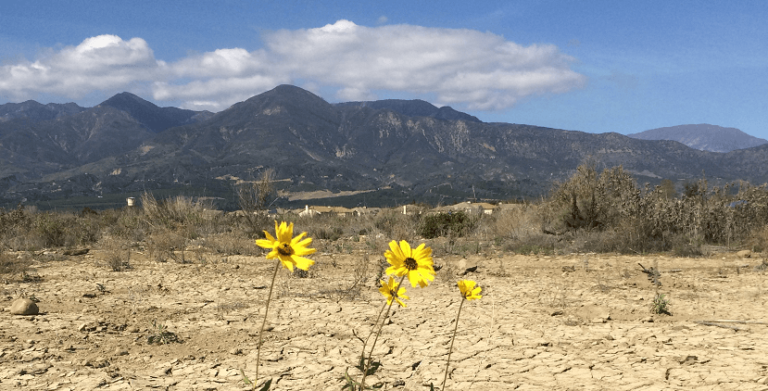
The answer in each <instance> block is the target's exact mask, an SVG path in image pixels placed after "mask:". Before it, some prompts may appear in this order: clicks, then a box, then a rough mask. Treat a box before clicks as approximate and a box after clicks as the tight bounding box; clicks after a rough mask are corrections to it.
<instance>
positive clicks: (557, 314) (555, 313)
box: [550, 310, 563, 316]
mask: <svg viewBox="0 0 768 391" xmlns="http://www.w3.org/2000/svg"><path fill="white" fill-rule="evenodd" d="M562 314H563V311H562V310H556V311H553V312H552V313H551V314H550V315H551V316H559V315H562Z"/></svg>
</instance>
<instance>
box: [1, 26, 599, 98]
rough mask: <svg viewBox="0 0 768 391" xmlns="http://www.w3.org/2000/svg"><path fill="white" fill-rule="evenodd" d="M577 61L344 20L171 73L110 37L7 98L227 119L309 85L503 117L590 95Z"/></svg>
mask: <svg viewBox="0 0 768 391" xmlns="http://www.w3.org/2000/svg"><path fill="white" fill-rule="evenodd" d="M573 61H574V59H573V58H571V57H569V56H567V55H564V54H563V53H561V52H560V51H559V49H558V48H557V47H555V46H553V45H531V46H521V45H518V44H516V43H514V42H511V41H508V40H506V39H505V38H504V37H502V36H499V35H495V34H492V33H489V32H480V31H476V30H467V29H440V28H427V27H420V26H412V25H385V26H379V27H365V26H358V25H356V24H355V23H353V22H351V21H347V20H340V21H338V22H336V23H334V24H328V25H326V26H323V27H320V28H313V29H301V30H280V31H276V32H273V33H270V34H267V35H266V36H265V37H264V48H263V49H259V50H256V51H252V52H249V51H247V50H245V49H241V48H225V49H218V50H215V51H213V52H207V53H202V54H195V55H190V56H189V57H187V58H184V59H181V60H179V61H177V62H174V63H169V64H166V63H165V62H163V61H159V60H156V59H155V58H154V54H153V53H152V50H151V49H150V48H149V46H148V45H147V43H146V42H145V41H144V40H142V39H141V38H133V39H131V40H128V41H124V40H122V39H121V38H120V37H116V36H112V35H101V36H97V37H93V38H88V39H86V40H85V41H83V42H82V43H81V44H80V45H78V46H76V47H65V48H64V49H62V50H60V51H58V52H54V53H51V54H50V55H49V56H46V57H43V58H40V59H38V60H36V61H35V62H19V63H16V64H12V65H6V66H2V67H0V96H10V97H17V96H18V97H21V96H34V95H35V94H38V93H48V94H55V95H61V96H66V97H69V98H77V97H79V96H82V95H84V94H87V93H89V92H92V91H112V90H119V89H124V88H127V87H129V86H134V85H141V86H144V88H146V89H151V90H152V93H153V98H154V99H156V100H161V101H181V102H184V103H183V105H184V106H185V107H189V108H201V107H202V108H208V109H212V110H220V109H223V108H226V107H227V106H229V105H231V104H233V103H235V102H237V101H239V100H243V99H245V98H248V97H250V96H253V95H255V94H258V93H261V92H264V91H266V90H269V89H271V88H273V87H274V86H276V85H277V84H282V83H294V82H299V81H300V82H301V83H304V84H305V85H307V86H312V87H313V88H315V89H320V88H323V89H324V90H328V89H331V90H334V89H335V90H336V97H337V98H338V99H341V100H369V99H375V97H376V96H375V91H389V92H402V93H405V94H413V95H419V96H434V98H435V101H439V102H442V103H446V104H452V105H455V106H457V107H466V108H469V109H477V110H495V109H504V108H508V107H511V106H513V105H514V104H515V103H516V102H517V101H519V100H520V99H522V98H525V97H528V96H532V95H538V94H546V93H562V92H566V91H569V90H571V89H574V88H578V87H580V86H582V85H583V84H584V83H585V81H586V78H585V77H584V76H583V75H581V74H579V73H577V72H575V71H573V70H572V69H571V68H570V65H571V63H573ZM401 95H403V94H401Z"/></svg>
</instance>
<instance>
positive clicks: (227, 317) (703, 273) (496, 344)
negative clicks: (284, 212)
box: [0, 252, 768, 390]
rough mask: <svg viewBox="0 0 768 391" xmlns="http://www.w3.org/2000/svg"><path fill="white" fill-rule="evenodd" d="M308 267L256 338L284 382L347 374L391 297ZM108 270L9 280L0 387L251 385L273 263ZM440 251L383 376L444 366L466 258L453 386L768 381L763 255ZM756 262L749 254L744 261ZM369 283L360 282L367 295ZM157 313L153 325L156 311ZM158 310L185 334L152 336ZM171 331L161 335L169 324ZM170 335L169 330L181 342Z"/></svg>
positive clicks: (397, 327)
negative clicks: (657, 277) (29, 313)
mask: <svg viewBox="0 0 768 391" xmlns="http://www.w3.org/2000/svg"><path fill="white" fill-rule="evenodd" d="M314 258H315V260H316V261H317V264H316V267H315V268H314V269H313V270H312V273H311V274H310V276H309V278H296V277H289V276H288V274H287V272H286V271H284V270H283V271H281V272H280V274H279V277H278V278H279V281H278V283H277V286H276V290H275V296H276V300H275V301H274V302H273V303H272V308H273V310H270V315H269V321H268V325H269V326H270V328H269V331H268V332H266V341H265V343H264V347H263V349H264V351H263V353H262V361H263V366H262V368H261V373H262V374H263V375H264V376H267V377H271V378H274V379H275V382H274V383H273V384H274V388H273V389H275V390H340V389H341V386H342V383H341V382H340V381H339V380H338V378H339V377H341V376H342V374H343V373H344V370H345V369H346V368H349V367H352V366H353V365H354V363H355V358H356V357H357V356H358V355H359V354H360V348H361V344H360V342H359V341H358V340H357V339H356V338H355V336H354V335H353V330H354V331H355V332H356V333H357V334H358V335H363V336H365V335H367V334H368V332H369V331H370V327H371V324H372V323H373V320H374V319H375V316H376V314H377V311H378V309H379V306H380V305H381V303H382V300H383V299H382V297H381V296H380V295H379V294H378V292H377V291H376V286H375V285H374V279H373V276H374V275H375V274H376V268H377V266H376V265H375V264H376V263H377V262H378V259H375V258H376V257H372V259H371V264H370V271H369V272H368V273H369V276H370V278H368V281H367V283H366V285H365V286H364V287H363V288H362V289H360V290H353V291H351V293H350V291H347V288H349V287H350V286H352V284H353V279H354V277H353V275H354V272H353V269H354V265H355V262H356V261H355V260H356V259H358V258H359V255H356V254H344V255H330V254H325V255H318V256H316V257H314ZM207 259H208V261H207V262H206V263H205V264H184V265H180V264H175V263H160V264H158V263H149V262H146V261H143V260H142V259H141V256H140V255H137V256H135V257H133V258H132V261H131V263H132V265H133V268H132V269H130V270H128V271H125V272H112V271H110V270H109V269H108V268H106V267H105V266H103V265H102V264H103V262H101V261H100V255H99V253H98V252H97V253H95V254H92V255H87V256H85V257H71V258H70V259H68V260H65V261H59V262H47V263H43V264H40V265H35V266H33V267H34V268H36V269H37V273H38V274H39V275H40V277H41V280H40V281H39V282H28V283H20V282H14V283H10V284H6V285H3V286H0V293H2V294H1V295H0V300H2V303H0V304H2V307H10V304H11V301H12V299H14V298H16V297H18V296H19V295H21V294H26V295H27V296H31V295H34V296H35V297H36V298H37V299H39V300H40V302H39V306H40V309H41V311H42V312H43V314H41V315H38V316H34V317H22V316H13V315H11V314H10V313H9V312H8V311H7V310H6V311H4V312H0V324H1V325H2V327H1V328H0V389H2V390H6V389H8V390H13V389H25V390H32V389H35V390H91V389H100V390H135V389H167V390H241V389H247V387H245V386H244V385H243V383H242V382H241V377H240V374H239V371H240V369H243V370H245V373H246V374H248V375H250V376H253V374H254V373H255V362H256V335H257V334H258V328H259V326H260V321H261V319H262V318H261V314H263V304H264V300H265V299H266V295H267V289H266V288H267V285H268V284H269V281H268V278H269V277H270V276H271V270H272V269H271V268H272V267H273V265H274V264H273V263H272V261H267V260H265V259H264V258H258V257H235V256H230V257H221V256H220V257H217V258H214V257H210V258H207ZM654 260H656V261H657V262H658V267H659V269H660V270H661V273H662V276H661V282H662V287H661V288H660V291H661V292H662V293H665V294H667V295H668V296H669V298H670V299H671V305H670V311H671V313H672V316H667V315H655V316H651V314H650V311H649V308H650V301H651V300H652V299H653V296H654V293H655V292H654V287H653V285H652V284H651V283H650V282H649V281H648V280H647V279H646V276H645V274H643V273H642V272H641V270H640V267H639V266H638V265H637V264H638V262H639V263H642V264H643V265H644V266H646V267H650V266H652V264H653V262H654ZM436 263H437V264H441V265H443V269H442V270H441V271H439V272H438V276H437V279H436V280H435V282H434V283H433V284H432V285H430V286H429V287H428V288H425V289H414V288H409V289H408V294H409V295H410V296H411V298H412V299H411V300H410V301H408V308H404V309H398V310H397V311H396V312H395V314H394V315H393V316H392V318H391V324H388V325H387V326H386V327H385V328H384V331H383V334H382V338H381V339H380V341H379V343H378V345H377V349H376V357H378V358H380V359H381V362H382V364H383V367H382V369H381V370H380V372H379V374H378V375H379V376H378V377H374V378H373V379H372V380H373V382H379V381H380V382H383V383H384V388H383V389H385V390H428V389H429V388H428V384H429V383H430V382H433V383H435V384H436V385H439V384H440V383H441V382H442V378H443V371H444V369H445V360H446V355H447V353H448V344H449V343H450V336H451V332H452V331H453V325H454V323H453V321H454V318H455V316H456V311H457V309H458V305H459V299H460V297H459V295H458V293H457V289H456V287H455V281H456V280H457V279H459V278H461V277H460V276H459V275H458V274H460V272H462V271H463V270H464V269H465V268H466V267H470V266H474V265H477V266H478V268H477V272H475V273H469V274H468V275H467V276H468V278H473V279H475V280H477V281H478V284H479V285H480V286H482V287H483V289H484V291H483V294H484V297H483V299H482V300H480V301H473V302H468V303H466V304H465V306H464V310H463V313H462V318H461V321H460V325H459V334H458V337H457V340H456V343H455V347H454V354H453V356H452V364H451V368H452V370H451V377H450V378H449V380H448V385H449V389H451V390H466V389H473V390H512V389H517V390H597V389H605V390H660V389H667V390H678V389H679V390H692V389H696V390H699V389H700V390H710V389H712V390H768V380H767V377H768V369H767V368H768V325H760V324H737V323H736V324H734V323H729V324H725V325H726V326H730V327H738V328H741V329H743V330H740V331H736V330H733V329H729V328H721V327H715V326H708V325H702V324H698V323H695V321H698V320H715V319H726V320H751V321H762V322H766V321H768V315H766V314H768V311H767V310H766V309H767V308H768V307H767V306H766V299H768V277H766V274H765V272H764V271H756V270H755V269H754V267H755V266H756V265H758V264H759V263H760V260H758V259H740V258H737V257H735V256H733V255H727V256H724V255H718V256H715V257H710V258H705V259H682V258H669V257H665V256H659V257H627V256H618V255H615V256H614V255H572V256H557V257H546V256H544V257H538V256H510V255H502V256H499V255H487V256H473V257H470V258H468V259H464V260H462V259H461V258H459V257H448V258H442V259H441V258H436ZM742 265H747V267H744V268H739V266H742ZM355 293H357V297H354V296H355ZM153 322H155V326H153ZM160 324H161V325H163V326H165V327H166V329H165V330H167V331H169V332H171V333H173V335H175V336H176V337H178V339H179V340H180V341H181V343H175V342H171V343H168V344H165V345H149V344H148V343H147V342H148V336H150V335H156V336H160V333H161V331H162V330H161V329H159V328H158V326H157V325H160ZM173 335H171V334H166V336H167V337H169V338H172V337H173ZM169 342H170V341H169Z"/></svg>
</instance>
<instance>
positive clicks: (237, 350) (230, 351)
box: [229, 348, 243, 356]
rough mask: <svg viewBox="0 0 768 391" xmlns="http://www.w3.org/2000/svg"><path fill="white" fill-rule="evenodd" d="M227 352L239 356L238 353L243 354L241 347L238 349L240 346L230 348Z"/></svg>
mask: <svg viewBox="0 0 768 391" xmlns="http://www.w3.org/2000/svg"><path fill="white" fill-rule="evenodd" d="M229 354H231V355H234V356H239V355H241V354H243V349H240V348H233V349H230V350H229Z"/></svg>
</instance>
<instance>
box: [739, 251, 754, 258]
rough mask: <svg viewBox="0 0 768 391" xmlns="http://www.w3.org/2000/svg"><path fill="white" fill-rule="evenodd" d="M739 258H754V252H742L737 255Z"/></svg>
mask: <svg viewBox="0 0 768 391" xmlns="http://www.w3.org/2000/svg"><path fill="white" fill-rule="evenodd" d="M736 255H737V256H739V257H741V258H752V251H750V250H741V251H739V252H737V253H736Z"/></svg>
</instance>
